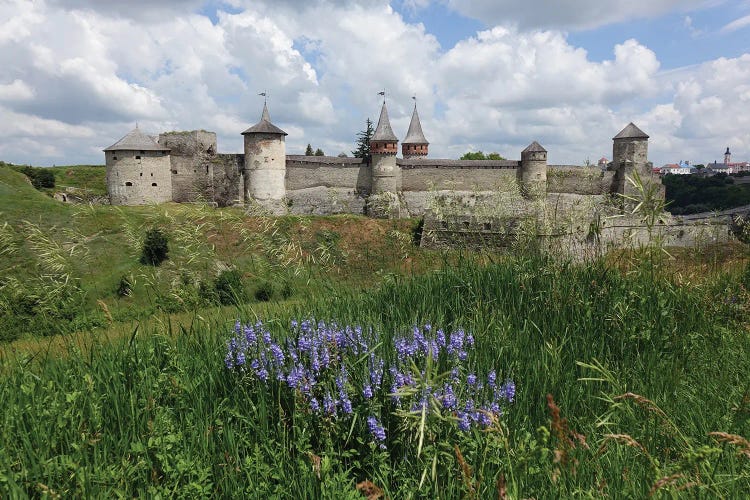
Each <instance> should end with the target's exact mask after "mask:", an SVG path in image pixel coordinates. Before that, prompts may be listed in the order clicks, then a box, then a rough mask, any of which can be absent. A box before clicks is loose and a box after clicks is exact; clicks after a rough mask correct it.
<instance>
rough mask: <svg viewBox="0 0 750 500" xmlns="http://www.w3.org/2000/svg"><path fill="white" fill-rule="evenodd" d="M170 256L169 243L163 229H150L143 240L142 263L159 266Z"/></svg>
mask: <svg viewBox="0 0 750 500" xmlns="http://www.w3.org/2000/svg"><path fill="white" fill-rule="evenodd" d="M168 258H169V244H168V242H167V237H166V235H165V234H164V233H163V232H162V230H161V229H158V228H154V229H149V230H148V232H147V233H146V239H145V240H144V241H143V251H142V253H141V264H147V265H150V266H158V265H159V264H161V263H162V262H164V261H165V260H167V259H168Z"/></svg>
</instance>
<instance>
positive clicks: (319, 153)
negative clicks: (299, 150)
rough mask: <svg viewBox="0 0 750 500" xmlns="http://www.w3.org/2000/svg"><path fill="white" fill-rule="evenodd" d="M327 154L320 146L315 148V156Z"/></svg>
mask: <svg viewBox="0 0 750 500" xmlns="http://www.w3.org/2000/svg"><path fill="white" fill-rule="evenodd" d="M325 155H326V154H325V153H324V152H323V150H322V149H320V148H318V149H316V150H315V156H325Z"/></svg>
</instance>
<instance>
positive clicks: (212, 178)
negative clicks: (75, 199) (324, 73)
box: [104, 100, 658, 217]
mask: <svg viewBox="0 0 750 500" xmlns="http://www.w3.org/2000/svg"><path fill="white" fill-rule="evenodd" d="M242 135H243V136H244V154H222V153H218V152H217V143H216V134H215V133H213V132H207V131H203V130H200V131H191V132H167V133H162V134H160V135H159V136H158V137H151V136H149V135H147V134H145V133H144V132H142V131H141V130H140V129H139V128H138V127H137V126H136V128H135V129H134V130H132V131H131V132H130V133H128V134H127V135H125V136H124V137H123V138H122V139H120V140H119V141H117V142H116V143H115V144H113V145H112V146H110V147H108V148H106V149H105V150H104V153H105V160H106V167H107V168H106V170H107V189H108V192H109V197H110V202H111V203H112V204H113V205H141V204H150V203H162V202H167V201H175V202H194V201H198V200H203V201H207V202H210V203H215V204H216V205H218V206H228V205H235V204H246V205H251V204H252V205H257V206H260V207H263V208H264V209H266V210H268V211H269V212H271V213H275V214H280V213H294V214H320V215H327V214H335V213H358V214H368V215H371V216H376V217H409V216H421V215H423V214H424V213H425V212H426V211H427V210H429V209H430V203H431V200H434V199H435V197H436V196H438V195H440V196H449V197H458V198H461V197H464V198H466V197H471V195H472V194H475V193H493V192H500V191H506V190H508V189H516V190H517V192H518V193H520V195H521V196H522V198H523V199H524V200H527V201H529V202H531V201H538V200H547V199H548V198H549V197H550V196H554V195H558V197H559V196H567V197H590V196H596V197H601V196H605V195H608V194H613V193H620V194H626V195H627V194H628V193H629V191H630V190H631V189H632V188H631V187H630V184H629V183H628V182H626V178H627V177H629V176H630V177H632V174H633V172H634V171H637V172H638V174H639V175H640V177H641V178H642V179H644V180H645V181H647V182H651V179H652V165H651V163H650V162H649V161H648V135H646V134H645V133H644V132H643V131H641V130H640V129H639V128H638V127H636V126H635V125H634V124H632V123H630V124H629V125H627V126H626V127H625V128H624V129H623V130H622V131H621V132H620V133H618V134H617V135H616V136H615V137H614V138H613V150H612V156H613V161H612V162H610V163H609V164H608V165H607V167H606V169H601V168H597V167H579V166H573V165H548V164H547V151H546V150H545V149H544V148H543V147H542V146H541V145H540V144H539V143H538V142H536V141H534V142H532V143H531V144H530V145H529V146H528V147H527V148H526V149H524V150H523V151H522V152H521V158H520V160H449V159H433V158H430V157H429V154H428V153H429V142H428V141H427V139H426V138H425V135H424V133H423V131H422V126H421V123H420V120H419V114H418V113H417V107H416V104H415V106H414V112H413V114H412V118H411V123H410V125H409V129H408V132H407V134H406V137H405V139H404V141H403V142H402V144H401V153H402V158H398V157H397V154H398V142H399V141H398V138H397V137H396V135H395V133H394V131H393V129H392V128H391V124H390V120H389V118H388V110H387V107H386V103H385V100H384V101H383V105H382V108H381V110H380V118H379V120H378V123H377V127H376V129H375V132H374V134H373V136H372V138H371V141H370V151H371V158H370V159H362V158H349V157H331V156H303V155H287V154H286V143H285V138H286V135H287V133H286V132H284V131H283V130H281V129H280V128H278V127H277V126H276V125H274V124H273V123H272V122H271V117H270V115H269V112H268V106H267V105H266V104H265V103H264V106H263V112H262V114H261V119H260V121H259V122H258V123H256V124H255V125H253V126H252V127H250V128H248V129H247V130H245V131H244V132H242ZM656 182H658V181H656Z"/></svg>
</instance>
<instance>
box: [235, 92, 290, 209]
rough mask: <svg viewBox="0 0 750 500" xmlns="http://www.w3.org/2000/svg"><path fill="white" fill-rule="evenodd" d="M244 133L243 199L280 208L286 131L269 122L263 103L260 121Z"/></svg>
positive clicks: (266, 206)
mask: <svg viewBox="0 0 750 500" xmlns="http://www.w3.org/2000/svg"><path fill="white" fill-rule="evenodd" d="M242 135H243V136H245V172H244V174H245V175H244V178H245V201H246V202H250V200H255V201H256V202H258V203H259V204H260V205H261V206H263V207H264V208H266V209H268V210H270V211H272V212H274V213H282V212H283V211H284V208H285V207H284V196H286V186H285V178H286V140H285V136H286V135H287V133H286V132H284V131H283V130H281V129H280V128H279V127H277V126H276V125H274V124H273V123H271V117H270V115H269V114H268V106H267V105H266V103H263V114H262V115H261V117H260V121H259V122H258V123H256V124H255V125H253V126H252V127H250V128H249V129H247V130H245V131H244V132H242Z"/></svg>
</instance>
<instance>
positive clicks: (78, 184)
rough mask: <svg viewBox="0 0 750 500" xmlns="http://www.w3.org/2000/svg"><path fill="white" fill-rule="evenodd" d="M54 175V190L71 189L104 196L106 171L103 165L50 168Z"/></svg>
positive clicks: (105, 191) (105, 193)
mask: <svg viewBox="0 0 750 500" xmlns="http://www.w3.org/2000/svg"><path fill="white" fill-rule="evenodd" d="M50 170H52V173H53V174H54V175H55V190H56V191H63V190H64V189H65V188H66V187H73V188H76V189H80V190H83V191H85V192H86V193H87V194H90V195H98V196H106V195H107V183H106V169H105V166H104V165H68V166H59V167H51V169H50Z"/></svg>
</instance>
